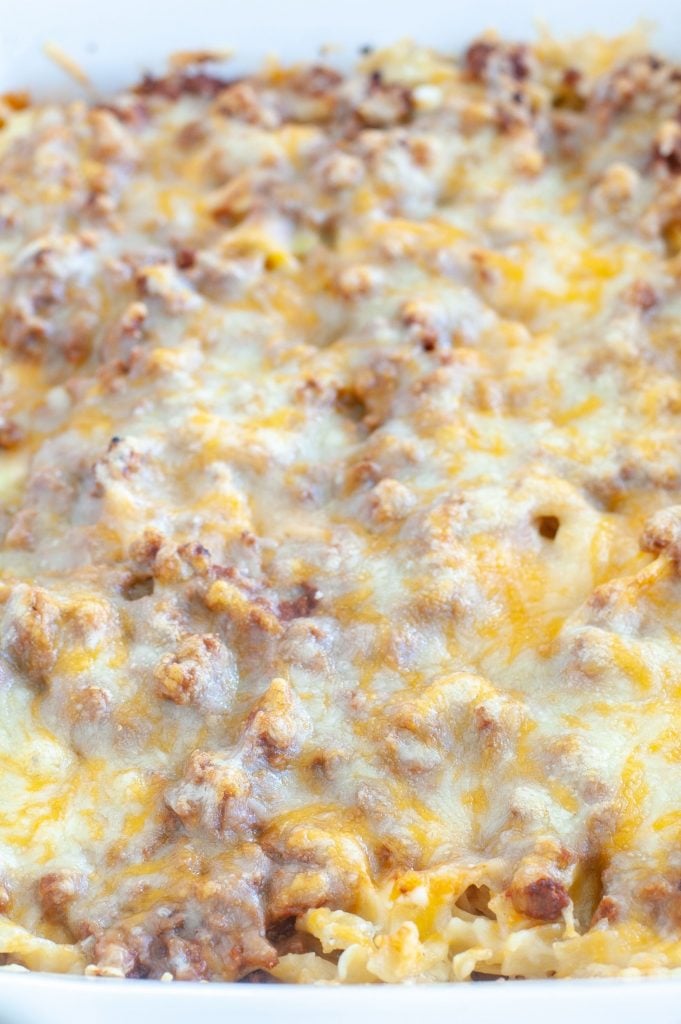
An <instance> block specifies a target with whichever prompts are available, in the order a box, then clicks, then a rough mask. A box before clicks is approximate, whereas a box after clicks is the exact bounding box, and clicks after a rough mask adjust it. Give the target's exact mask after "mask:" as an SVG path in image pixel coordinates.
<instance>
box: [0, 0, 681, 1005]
mask: <svg viewBox="0 0 681 1024" xmlns="http://www.w3.org/2000/svg"><path fill="white" fill-rule="evenodd" d="M640 18H645V19H647V20H649V21H650V22H652V24H653V29H654V31H653V36H654V39H655V41H656V43H657V45H658V46H659V48H660V49H662V50H664V51H665V52H667V53H671V54H674V53H676V54H681V21H679V18H678V0H647V2H646V3H644V2H643V0H597V2H596V3H594V4H592V5H586V4H578V3H574V2H568V0H515V3H513V4H509V3H502V2H501V0H496V2H495V0H478V2H477V3H475V4H470V3H466V4H464V3H462V2H461V0H458V2H457V0H450V2H449V3H444V2H443V0H421V3H420V4H419V5H418V6H416V5H415V4H414V3H413V0H390V2H387V0H373V3H370V4H367V3H366V0H343V3H342V4H338V5H323V4H314V3H312V2H311V0H286V3H280V2H277V0H249V3H248V4H246V5H244V4H242V3H240V4H236V3H233V2H231V0H193V3H191V4H186V3H183V2H181V0H163V2H161V0H146V2H145V3H144V4H141V3H140V2H139V0H116V3H107V4H104V3H97V2H95V0H70V2H68V3H67V4H56V3H54V2H53V0H25V2H24V3H23V4H22V5H16V4H15V3H11V0H0V25H1V26H2V28H0V91H2V90H4V89H10V88H11V89H15V88H28V89H29V90H30V91H31V92H32V93H33V94H34V95H38V96H45V95H47V94H56V95H65V94H68V93H73V92H74V91H75V90H76V88H77V87H76V86H75V84H74V83H73V82H72V81H71V80H69V78H68V77H67V76H66V75H65V74H64V72H63V70H61V69H60V68H59V67H58V66H56V65H55V64H54V63H53V62H52V61H50V60H49V59H48V58H47V57H46V56H45V54H44V52H43V46H44V44H45V43H47V42H52V43H56V44H57V45H58V46H59V47H60V48H61V49H62V50H63V51H64V52H65V53H67V54H68V55H69V57H72V58H73V59H74V60H75V61H76V62H77V64H78V65H80V67H82V68H83V70H84V71H85V72H86V73H87V75H88V76H89V78H90V80H91V81H92V83H93V85H94V86H95V88H96V89H98V90H99V89H101V90H107V89H110V88H114V87H117V86H120V85H122V84H125V83H126V82H129V81H132V80H134V79H135V78H137V77H139V75H140V73H141V72H142V71H144V70H154V69H158V68H159V67H160V66H161V65H162V61H163V58H164V57H165V55H167V54H168V53H169V52H171V51H173V50H177V49H192V48H200V47H206V46H211V47H216V46H224V47H230V48H233V49H234V50H235V51H236V57H235V60H234V62H233V65H232V66H231V67H233V69H234V71H235V72H238V71H239V70H245V69H248V68H252V67H253V66H255V65H256V64H257V63H258V62H259V61H260V60H261V59H262V57H263V56H265V55H266V54H268V53H271V52H276V53H277V55H278V56H280V57H282V58H283V59H285V60H290V59H296V58H303V57H309V56H313V55H314V54H315V53H316V52H317V50H318V48H319V47H320V46H322V45H324V44H333V45H334V46H335V47H337V48H338V49H337V51H336V53H335V55H334V59H337V60H339V61H340V62H343V61H346V62H347V61H350V60H351V59H352V58H353V56H354V54H355V52H356V49H357V47H359V46H361V45H363V44H366V43H371V44H377V43H387V42H390V41H394V40H396V39H398V38H400V37H401V36H404V35H411V36H413V37H415V38H417V39H418V40H419V41H420V42H424V43H431V44H435V45H437V46H438V47H440V48H441V49H444V50H450V49H451V50H456V49H458V48H459V47H461V46H462V45H463V44H464V43H465V42H466V41H468V40H469V39H470V38H471V37H472V36H473V35H475V34H476V33H478V32H479V31H480V30H482V29H483V28H485V27H488V26H494V27H496V28H498V29H499V30H500V31H501V32H503V33H505V34H507V35H509V36H511V37H514V38H523V37H527V36H529V35H531V33H532V31H533V27H534V25H535V23H536V20H537V19H540V20H541V21H543V22H545V23H546V24H547V25H548V26H550V28H551V29H552V30H553V31H554V32H555V33H563V32H567V33H575V32H581V31H588V30H594V31H600V32H605V33H615V32H617V31H619V30H622V29H626V28H628V27H630V26H631V25H632V24H633V23H634V22H636V21H637V20H639V19H640ZM680 986H681V981H674V980H666V981H663V980H660V981H622V980H620V981H591V982H584V981H571V982H555V983H553V982H513V983H503V982H502V983H496V984H485V985H482V984H480V985H475V984H473V985H453V986H452V985H447V986H419V987H402V988H400V987H390V986H386V987H377V988H373V989H368V988H342V989H341V988H335V989H332V990H329V989H328V988H309V987H308V988H306V987H290V988H289V987H285V986H258V985H222V984H213V985H202V984H183V983H175V984H164V983H161V982H150V981H149V982H148V981H128V982H123V983H121V982H115V981H102V980H96V979H86V978H65V977H56V976H50V975H29V974H25V973H23V972H22V973H13V972H10V971H3V972H0V1024H34V1022H35V1024H37V1022H42V1021H48V1020H49V1021H50V1022H51V1024H62V1022H63V1024H66V1022H67V1021H68V1022H69V1024H79V1022H80V1021H83V1022H84V1021H86V1020H87V1021H96V1022H97V1024H109V1022H111V1024H113V1022H119V1021H121V1020H125V1021H126V1022H127V1024H143V1022H145V1024H146V1022H147V1021H148V1020H149V1019H150V1018H156V1019H162V1020H164V1021H165V1022H166V1024H175V1022H177V1024H179V1022H180V1021H185V1020H187V1019H188V1018H189V1019H191V1018H192V1017H196V1018H198V1019H200V1020H201V1021H202V1024H213V1022H218V1021H220V1022H224V1021H226V1020H248V1021H249V1022H250V1024H259V1022H261V1021H262V1022H265V1021H269V1020H270V1019H271V1018H272V1017H273V1016H275V1015H276V1016H277V1018H278V1019H279V1020H280V1021H281V1022H282V1024H286V1022H291V1024H293V1022H294V1021H295V1022H296V1024H298V1022H306V1021H313V1020H314V1021H317V1020H319V1019H320V1017H321V1019H323V1020H324V1021H325V1024H333V1022H336V1021H345V1020H350V1019H352V1018H353V1017H354V1018H356V1019H358V1020H366V1019H368V1017H369V1014H370V1013H372V1014H376V1015H377V1016H378V1018H379V1019H381V1020H383V1019H392V1020H393V1021H394V1022H395V1024H400V1022H402V1021H404V1022H407V1021H413V1020H414V1017H417V1018H418V1017H419V1016H421V1015H423V1014H424V1013H425V1014H427V1015H431V1016H439V1015H440V1014H445V1013H446V1014H448V1015H449V1016H451V1017H452V1018H455V1019H459V1020H462V1021H463V1020H469V1019H475V1020H476V1022H477V1024H488V1022H489V1024H492V1022H497V1021H500V1020H502V1019H503V1020H505V1021H507V1022H508V1024H513V1022H515V1021H517V1022H520V1021H521V1020H522V1021H534V1020H543V1019H545V1018H549V1019H551V1021H552V1022H553V1024H563V1022H568V1021H570V1022H571V1024H572V1022H573V1021H574V1020H575V1019H577V1020H582V1021H585V1022H586V1021H600V1020H606V1021H608V1020H613V1019H615V1018H617V1019H618V1021H619V1022H620V1024H634V1022H635V1024H640V1022H641V1021H643V1020H645V1019H646V1018H648V1017H651V1018H654V1019H655V1020H656V1021H657V1022H659V1024H668V1022H669V1024H671V1022H672V1021H674V1022H678V1021H679V1020H681V1011H680V1010H679V1009H678V1003H679V992H680V991H681V988H680Z"/></svg>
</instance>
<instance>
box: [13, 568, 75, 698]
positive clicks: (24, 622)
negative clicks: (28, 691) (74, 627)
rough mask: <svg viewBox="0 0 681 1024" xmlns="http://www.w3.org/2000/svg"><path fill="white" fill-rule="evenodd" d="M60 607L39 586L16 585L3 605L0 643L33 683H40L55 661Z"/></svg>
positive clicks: (45, 679)
mask: <svg viewBox="0 0 681 1024" xmlns="http://www.w3.org/2000/svg"><path fill="white" fill-rule="evenodd" d="M60 622H61V609H60V607H59V605H58V603H57V602H56V601H55V600H54V598H52V597H51V596H50V594H49V593H48V591H46V590H44V589H43V588H42V587H31V586H28V585H27V584H25V583H21V584H18V585H17V586H16V587H15V588H14V590H13V593H12V595H11V597H10V599H9V601H8V603H7V605H6V608H5V614H4V616H3V623H2V646H3V647H4V648H5V650H6V651H7V652H8V654H9V655H10V657H11V658H12V659H13V661H14V662H15V663H16V665H17V666H18V668H19V669H21V670H22V671H23V672H25V673H26V675H27V676H28V678H29V679H30V680H31V681H32V682H35V683H44V682H46V681H47V677H48V675H49V673H50V670H51V669H52V668H53V667H54V664H55V662H56V660H57V650H58V637H59V626H60Z"/></svg>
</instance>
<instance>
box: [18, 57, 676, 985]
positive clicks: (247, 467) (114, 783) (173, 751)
mask: <svg viewBox="0 0 681 1024" xmlns="http://www.w3.org/2000/svg"><path fill="white" fill-rule="evenodd" d="M680 82H681V73H680V72H679V69H678V68H674V67H673V66H672V65H669V64H667V63H665V62H664V61H662V60H659V59H657V58H651V57H648V56H646V55H645V53H644V54H643V55H641V43H640V41H639V40H636V39H634V38H626V39H621V40H614V41H604V40H593V39H591V40H585V41H582V42H580V43H579V44H575V45H574V46H572V47H570V46H559V45H557V44H556V43H555V42H553V41H551V40H548V39H542V40H540V41H539V42H538V43H537V44H536V45H535V46H533V47H525V46H519V45H512V44H507V43H504V42H502V41H500V40H498V39H495V38H493V37H489V38H485V39H482V40H478V41H477V42H475V43H474V44H473V45H472V46H471V47H470V49H469V50H468V51H467V53H466V54H465V55H464V56H463V57H462V58H461V59H457V60H454V59H452V58H450V57H448V56H443V55H439V54H435V53H432V52H430V51H426V50H422V49H418V48H415V47H413V46H411V45H408V44H400V45H399V46H397V47H395V48H393V49H391V50H388V51H383V52H381V53H378V54H372V55H370V56H368V57H367V58H366V59H365V60H364V61H363V62H362V63H360V65H359V66H358V67H357V69H356V70H355V71H354V72H353V73H352V74H350V75H349V76H347V77H343V76H341V75H340V74H338V73H336V72H335V71H332V70H330V69H328V68H322V67H318V66H305V67H294V68H282V67H279V66H278V65H270V66H268V67H267V68H266V69H264V70H263V71H262V72H261V73H260V74H258V75H254V76H253V77H252V78H250V79H247V80H243V81H239V82H229V81H226V80H222V79H219V78H216V77H213V76H212V75H210V74H208V73H207V72H206V71H205V70H204V69H202V68H201V67H199V66H198V65H197V66H196V67H195V68H192V67H191V65H190V66H189V69H187V67H185V66H184V65H183V66H178V67H177V68H176V70H174V71H173V72H172V73H171V74H170V75H169V76H168V77H167V78H165V79H161V80H145V82H144V83H142V85H141V86H140V87H139V88H138V89H137V90H135V91H131V92H129V93H125V94H123V95H121V96H118V97H115V98H113V99H112V100H111V102H110V103H108V104H106V105H100V106H87V105H85V104H84V103H80V102H75V103H72V104H70V105H63V106H56V105H46V106H42V107H31V106H28V107H27V106H26V103H25V101H24V100H21V101H19V98H17V97H16V96H15V97H6V98H5V99H4V100H3V105H2V110H1V111H0V112H1V113H2V118H3V122H4V127H3V128H2V130H0V224H1V225H2V232H1V234H0V270H1V274H0V318H1V320H0V324H1V328H0V333H1V341H2V349H1V354H2V375H1V377H0V445H1V447H2V451H1V452H0V495H1V500H2V504H1V508H0V528H1V530H2V543H1V544H0V616H1V624H0V650H1V660H0V761H1V764H2V768H1V769H0V951H1V952H2V954H3V956H4V958H5V961H6V962H10V963H20V964H24V965H25V966H28V967H29V968H37V969H47V970H68V971H76V972H78V971H83V970H85V971H87V972H89V973H95V974H105V975H106V974H109V975H128V976H152V977H160V976H172V977H178V978H238V977H241V976H243V975H247V974H249V973H251V972H253V971H256V970H258V969H264V970H266V971H268V972H270V973H272V974H274V975H275V976H277V977H279V978H281V979H285V980H297V981H309V980H327V981H334V980H340V981H375V980H382V981H401V980H450V979H451V980H461V979H466V978H470V977H471V975H473V974H474V973H475V972H478V973H482V974H503V975H507V976H528V977H542V976H547V975H559V976H565V975H589V974H591V975H593V974H616V973H629V974H637V973H651V972H655V971H662V970H677V969H679V968H681V936H680V934H679V929H680V928H681V897H680V895H679V893H680V890H681V884H680V883H681V855H680V854H679V848H680V847H679V837H680V835H681V811H680V810H679V797H680V795H681V781H679V780H678V777H677V772H678V770H679V764H680V763H681V718H680V717H679V711H678V704H679V672H680V666H681V634H680V633H679V631H678V622H679V614H680V612H681V578H680V573H681V568H680V567H681V504H680V503H681V476H680V475H679V465H678V450H679V444H680V443H681V385H680V384H679V370H680V363H679V358H677V356H678V355H679V352H681V332H680V330H679V317H680V316H681V298H680V295H681V292H680V290H679V281H680V278H681V263H680V259H681V257H680V256H679V253H680V252H681V128H679V124H678V119H677V114H678V110H679V104H680V103H681V84H680ZM677 781H679V785H678V786H677Z"/></svg>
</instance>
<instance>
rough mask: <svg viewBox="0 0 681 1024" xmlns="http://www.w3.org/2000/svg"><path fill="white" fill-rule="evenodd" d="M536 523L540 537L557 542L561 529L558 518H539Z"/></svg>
mask: <svg viewBox="0 0 681 1024" xmlns="http://www.w3.org/2000/svg"><path fill="white" fill-rule="evenodd" d="M534 523H535V526H536V527H537V532H538V533H539V536H540V537H544V538H546V540H555V538H556V534H557V533H558V530H559V529H560V519H559V518H558V516H537V518H536V519H535V521H534Z"/></svg>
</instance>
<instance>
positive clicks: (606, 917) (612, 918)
mask: <svg viewBox="0 0 681 1024" xmlns="http://www.w3.org/2000/svg"><path fill="white" fill-rule="evenodd" d="M619 913H620V910H619V906H618V905H617V903H616V901H615V900H614V899H613V898H612V896H604V897H603V899H602V900H601V901H600V903H599V904H598V906H597V907H596V910H595V911H594V916H593V918H592V919H591V924H592V925H594V924H598V922H599V921H608V922H609V923H610V924H614V923H615V922H616V921H617V919H618V917H619Z"/></svg>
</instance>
